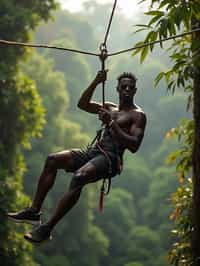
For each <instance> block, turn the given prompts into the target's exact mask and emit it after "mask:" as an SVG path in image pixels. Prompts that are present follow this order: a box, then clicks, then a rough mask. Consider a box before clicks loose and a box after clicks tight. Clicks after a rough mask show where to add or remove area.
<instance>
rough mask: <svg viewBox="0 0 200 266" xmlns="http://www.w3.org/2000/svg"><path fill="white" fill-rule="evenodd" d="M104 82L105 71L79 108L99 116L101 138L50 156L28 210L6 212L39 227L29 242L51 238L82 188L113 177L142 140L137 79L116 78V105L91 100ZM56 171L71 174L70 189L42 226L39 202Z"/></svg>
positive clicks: (143, 120)
mask: <svg viewBox="0 0 200 266" xmlns="http://www.w3.org/2000/svg"><path fill="white" fill-rule="evenodd" d="M105 80H106V71H99V72H98V74H97V75H96V77H95V79H94V80H93V81H92V83H91V84H90V86H89V87H88V88H87V89H86V90H85V91H84V92H83V94H82V95H81V98H80V100H79V102H78V107H79V108H80V109H82V110H84V111H86V112H89V113H93V114H98V115H99V119H100V120H101V121H102V122H103V124H104V126H105V128H104V132H103V134H102V136H101V138H100V139H99V140H98V141H97V142H96V144H95V145H93V146H92V147H91V146H90V147H89V148H88V149H87V151H81V150H78V149H73V150H66V151H61V152H58V153H55V154H50V155H49V156H48V158H47V160H46V163H45V166H44V169H43V171H42V174H41V176H40V178H39V182H38V186H37V191H36V193H35V196H34V199H33V202H32V205H31V207H29V208H26V209H23V210H22V211H20V212H17V213H8V217H9V218H10V219H11V220H14V221H15V222H27V223H30V224H34V225H39V226H38V227H36V228H35V229H34V230H33V231H32V232H30V233H28V234H26V235H25V239H27V240H28V241H30V242H32V243H40V242H43V241H44V240H48V239H50V238H51V231H52V230H53V228H54V226H55V225H56V224H57V223H58V221H59V220H60V219H61V218H62V217H63V216H64V215H65V214H66V213H67V212H68V211H69V210H70V209H71V208H72V207H73V206H74V205H75V203H76V202H77V201H78V199H79V196H80V194H81V191H82V188H83V187H84V185H86V184H88V183H91V182H96V181H98V180H100V179H102V178H106V177H114V176H115V175H116V174H117V173H119V171H120V169H119V161H121V162H122V157H123V153H124V151H125V150H126V149H128V150H129V151H131V152H132V153H135V152H136V151H137V150H138V148H139V146H140V144H141V142H142V139H143V135H144V130H145V125H146V116H145V114H144V112H143V111H142V110H141V108H140V107H138V106H137V105H136V104H135V103H134V96H135V93H136V90H137V89H136V78H135V76H134V75H133V74H131V73H124V74H122V75H121V76H119V77H118V84H117V92H118V94H119V105H118V106H117V105H116V104H114V103H111V102H106V103H105V105H104V107H103V106H102V104H100V103H97V102H94V101H92V100H91V99H92V96H93V93H94V91H95V89H96V87H97V85H98V84H100V83H101V82H104V81H105ZM58 169H65V170H66V171H67V172H73V173H74V174H73V178H72V180H71V183H70V186H69V190H68V191H67V192H66V193H65V194H64V196H63V197H62V198H61V199H60V201H59V203H58V205H57V207H56V209H55V211H54V213H53V215H52V216H51V217H50V219H49V221H48V222H47V223H44V224H41V220H40V218H41V213H40V210H41V207H42V203H43V201H44V199H45V197H46V195H47V193H48V191H49V190H50V189H51V188H52V186H53V184H54V181H55V178H56V173H57V170H58Z"/></svg>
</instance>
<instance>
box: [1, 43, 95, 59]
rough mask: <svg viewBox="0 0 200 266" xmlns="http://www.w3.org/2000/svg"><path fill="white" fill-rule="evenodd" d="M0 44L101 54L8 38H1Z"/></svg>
mask: <svg viewBox="0 0 200 266" xmlns="http://www.w3.org/2000/svg"><path fill="white" fill-rule="evenodd" d="M0 44H4V45H15V46H25V47H35V48H48V49H56V50H63V51H68V52H72V53H79V54H86V55H93V56H99V54H97V53H91V52H87V51H81V50H76V49H73V48H64V47H57V46H52V45H44V44H32V43H24V42H14V41H7V40H0Z"/></svg>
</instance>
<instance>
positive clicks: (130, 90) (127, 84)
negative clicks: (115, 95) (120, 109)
mask: <svg viewBox="0 0 200 266" xmlns="http://www.w3.org/2000/svg"><path fill="white" fill-rule="evenodd" d="M118 92H119V96H120V98H123V100H125V101H130V100H132V99H133V96H134V95H135V93H136V88H135V83H134V81H133V80H132V79H130V78H122V79H121V80H120V82H119V86H118Z"/></svg>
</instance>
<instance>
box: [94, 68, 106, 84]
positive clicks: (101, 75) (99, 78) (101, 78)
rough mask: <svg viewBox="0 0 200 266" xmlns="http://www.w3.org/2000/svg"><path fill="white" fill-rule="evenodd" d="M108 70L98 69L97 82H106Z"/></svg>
mask: <svg viewBox="0 0 200 266" xmlns="http://www.w3.org/2000/svg"><path fill="white" fill-rule="evenodd" d="M107 72H108V70H100V71H98V73H97V75H96V77H95V80H94V81H95V83H96V84H99V83H102V82H105V81H106V79H107Z"/></svg>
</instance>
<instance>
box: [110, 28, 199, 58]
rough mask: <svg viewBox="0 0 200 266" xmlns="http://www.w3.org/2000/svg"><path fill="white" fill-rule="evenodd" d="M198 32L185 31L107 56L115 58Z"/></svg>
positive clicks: (196, 30)
mask: <svg viewBox="0 0 200 266" xmlns="http://www.w3.org/2000/svg"><path fill="white" fill-rule="evenodd" d="M198 31H200V28H197V29H194V30H191V31H187V32H184V33H181V34H177V35H173V36H170V37H168V38H164V39H160V40H158V41H153V42H146V43H144V44H141V45H136V46H135V47H132V48H129V49H126V50H121V51H118V52H114V53H108V56H115V55H119V54H122V53H127V52H131V51H134V50H136V49H139V48H143V47H146V46H149V45H153V44H157V43H162V42H165V41H169V40H171V39H176V38H180V37H183V36H185V35H189V34H192V33H194V32H198Z"/></svg>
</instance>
